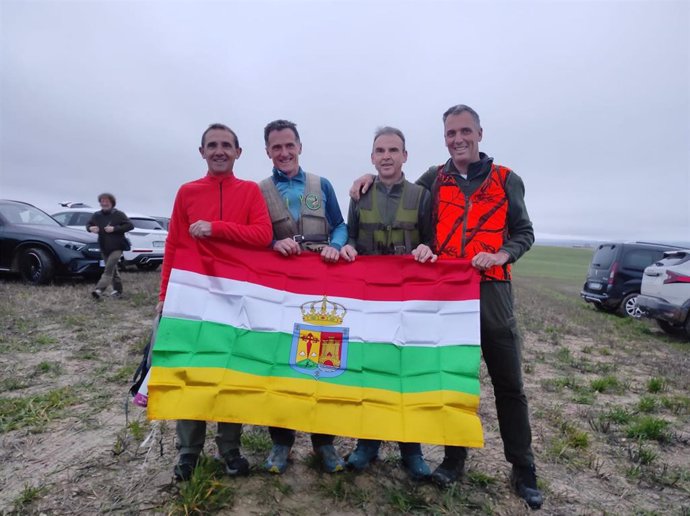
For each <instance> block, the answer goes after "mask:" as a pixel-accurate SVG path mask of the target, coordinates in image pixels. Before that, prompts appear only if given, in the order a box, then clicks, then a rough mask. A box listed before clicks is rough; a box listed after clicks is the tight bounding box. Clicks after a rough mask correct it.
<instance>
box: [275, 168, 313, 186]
mask: <svg viewBox="0 0 690 516" xmlns="http://www.w3.org/2000/svg"><path fill="white" fill-rule="evenodd" d="M273 178H274V179H275V180H276V181H298V182H300V183H304V182H305V181H306V176H305V175H304V170H302V167H299V170H298V171H297V174H295V176H294V177H288V176H286V175H285V173H284V172H282V171H280V170H278V169H277V168H276V167H273Z"/></svg>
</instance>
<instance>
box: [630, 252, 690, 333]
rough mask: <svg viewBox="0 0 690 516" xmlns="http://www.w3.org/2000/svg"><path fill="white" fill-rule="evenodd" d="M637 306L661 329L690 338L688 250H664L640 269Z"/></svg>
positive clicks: (689, 268) (689, 267) (689, 263)
mask: <svg viewBox="0 0 690 516" xmlns="http://www.w3.org/2000/svg"><path fill="white" fill-rule="evenodd" d="M637 306H638V308H639V309H640V311H641V312H642V314H643V315H644V316H645V317H649V318H652V319H656V321H657V323H658V324H659V327H660V328H661V329H662V330H664V331H665V332H667V333H669V334H672V335H683V334H684V335H686V336H687V337H689V338H690V249H682V250H678V251H667V252H665V253H664V257H663V258H662V259H661V260H660V261H658V262H656V263H654V264H652V265H650V266H649V267H647V268H646V269H645V270H644V275H643V277H642V288H641V290H640V295H639V297H638V298H637Z"/></svg>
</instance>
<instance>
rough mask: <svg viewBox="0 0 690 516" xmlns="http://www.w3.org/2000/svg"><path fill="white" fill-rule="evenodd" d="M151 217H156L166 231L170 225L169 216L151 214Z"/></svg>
mask: <svg viewBox="0 0 690 516" xmlns="http://www.w3.org/2000/svg"><path fill="white" fill-rule="evenodd" d="M151 218H152V219H156V220H157V221H158V223H159V224H160V225H161V227H162V228H163V229H164V230H166V231H168V226H170V217H159V216H157V215H151Z"/></svg>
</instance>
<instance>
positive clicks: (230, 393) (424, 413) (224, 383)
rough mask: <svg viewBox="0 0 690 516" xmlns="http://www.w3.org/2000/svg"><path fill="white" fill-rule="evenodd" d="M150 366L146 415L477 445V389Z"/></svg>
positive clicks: (479, 430)
mask: <svg viewBox="0 0 690 516" xmlns="http://www.w3.org/2000/svg"><path fill="white" fill-rule="evenodd" d="M151 371H152V374H151V379H150V382H149V405H148V407H149V409H148V417H149V418H150V419H195V420H209V421H225V422H236V423H247V424H252V425H261V426H268V425H271V426H279V427H286V428H294V429H296V430H301V431H304V432H312V431H318V432H319V433H327V434H334V435H341V436H348V437H358V438H368V439H380V438H381V436H382V435H385V436H386V439H388V440H391V441H394V440H395V441H403V442H421V443H427V444H449V445H455V446H468V447H482V446H483V445H484V441H483V435H482V427H481V423H480V421H479V418H478V417H477V415H476V412H477V408H478V406H479V396H475V395H471V394H465V393H461V392H457V391H450V390H438V391H428V392H422V393H405V394H403V393H399V392H392V391H387V390H383V389H373V388H365V387H351V386H343V385H335V384H331V383H324V382H320V381H318V380H315V379H312V378H308V379H296V378H281V377H274V376H270V377H266V376H257V375H252V374H247V373H240V372H237V371H231V370H228V369H223V368H167V367H154V368H153V369H152V370H151ZM317 402H318V404H317ZM403 408H404V410H403ZM317 429H318V430H317Z"/></svg>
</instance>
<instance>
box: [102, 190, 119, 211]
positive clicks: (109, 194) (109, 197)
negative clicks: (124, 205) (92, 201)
mask: <svg viewBox="0 0 690 516" xmlns="http://www.w3.org/2000/svg"><path fill="white" fill-rule="evenodd" d="M104 197H105V198H106V199H110V204H112V205H113V208H114V207H115V205H116V204H117V201H116V200H115V196H114V195H113V194H111V193H108V192H103V193H102V194H100V195H99V196H98V202H101V199H103V198H104Z"/></svg>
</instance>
